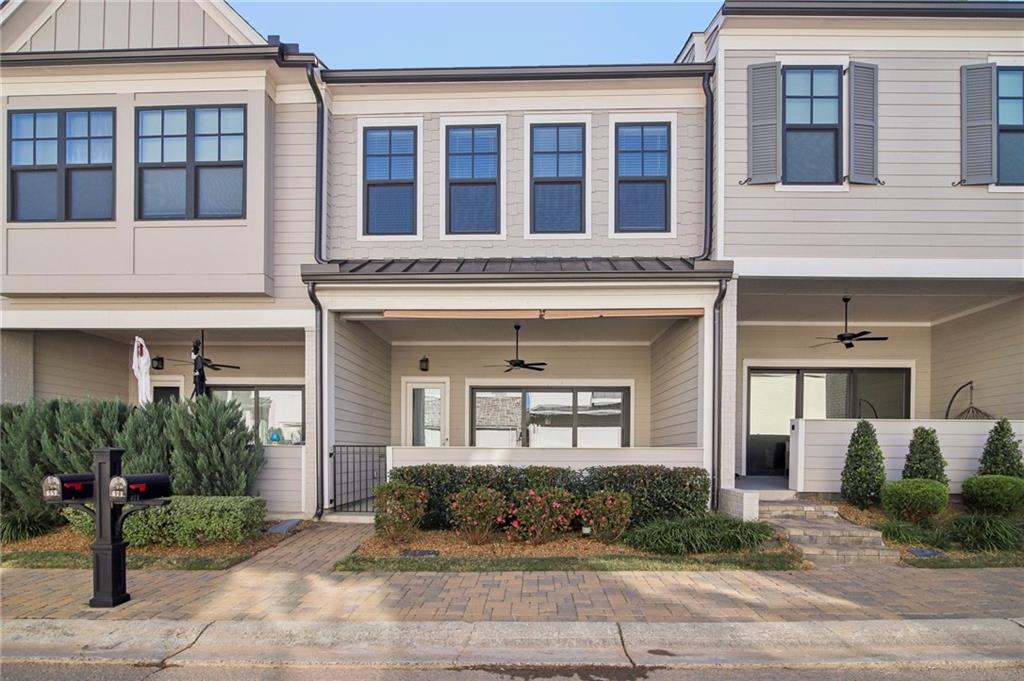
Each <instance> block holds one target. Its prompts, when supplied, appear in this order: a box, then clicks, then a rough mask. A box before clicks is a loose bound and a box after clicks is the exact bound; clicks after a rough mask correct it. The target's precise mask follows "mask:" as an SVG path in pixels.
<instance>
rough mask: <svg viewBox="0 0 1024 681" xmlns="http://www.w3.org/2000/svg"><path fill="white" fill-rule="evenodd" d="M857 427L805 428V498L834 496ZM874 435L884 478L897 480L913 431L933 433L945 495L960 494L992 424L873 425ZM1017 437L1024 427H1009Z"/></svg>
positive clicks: (823, 424)
mask: <svg viewBox="0 0 1024 681" xmlns="http://www.w3.org/2000/svg"><path fill="white" fill-rule="evenodd" d="M856 423H857V422H856V421H853V420H849V419H842V420H839V419H837V420H831V421H807V422H806V423H805V426H804V448H803V449H804V490H803V491H805V492H838V491H839V490H840V486H841V482H842V471H843V465H844V464H845V461H846V449H847V447H848V445H849V443H850V434H851V433H852V432H853V429H854V426H855V425H856ZM872 424H874V426H875V429H876V431H877V432H878V444H879V445H880V446H881V448H882V453H883V454H884V456H885V477H886V479H887V480H898V479H900V478H901V477H902V472H903V465H904V463H905V462H906V457H907V449H908V446H909V443H910V438H911V434H912V432H913V429H914V428H915V427H916V426H925V427H929V428H935V429H936V431H937V433H938V436H939V447H940V448H941V449H942V456H943V458H945V459H946V474H947V475H948V476H949V480H950V491H951V492H952V493H954V494H959V493H960V491H961V487H962V483H963V481H964V479H965V478H968V477H970V476H971V475H974V474H976V473H977V472H978V461H979V459H980V458H981V453H982V451H983V449H984V447H985V440H986V439H987V437H988V432H989V430H990V429H991V428H992V426H993V424H994V422H992V421H955V420H950V421H941V420H940V421H872ZM1013 428H1014V430H1015V431H1016V432H1018V433H1020V432H1022V429H1024V421H1015V422H1013Z"/></svg>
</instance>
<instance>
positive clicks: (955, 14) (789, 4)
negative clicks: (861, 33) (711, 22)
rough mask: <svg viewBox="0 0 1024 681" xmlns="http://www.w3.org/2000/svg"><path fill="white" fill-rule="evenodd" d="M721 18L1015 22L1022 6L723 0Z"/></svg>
mask: <svg viewBox="0 0 1024 681" xmlns="http://www.w3.org/2000/svg"><path fill="white" fill-rule="evenodd" d="M721 12H722V16H748V17H765V16H776V17H785V16H801V17H931V18H938V19H951V18H952V19H956V18H961V19H962V18H979V19H985V18H988V19H992V18H998V19H1003V18H1005V19H1014V18H1017V19H1019V18H1022V17H1024V3H1021V2H1006V1H1005V0H1003V1H1001V2H978V1H975V0H971V1H970V2H965V1H963V0H881V1H879V0H874V1H872V0H725V3H724V4H723V5H722V10H721Z"/></svg>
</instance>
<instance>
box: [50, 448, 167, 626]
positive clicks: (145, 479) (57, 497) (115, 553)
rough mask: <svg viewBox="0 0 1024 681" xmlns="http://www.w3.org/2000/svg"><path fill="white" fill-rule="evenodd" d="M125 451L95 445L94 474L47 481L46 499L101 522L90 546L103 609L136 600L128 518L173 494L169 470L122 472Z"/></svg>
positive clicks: (95, 597) (95, 601) (96, 602)
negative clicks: (132, 591) (130, 583)
mask: <svg viewBox="0 0 1024 681" xmlns="http://www.w3.org/2000/svg"><path fill="white" fill-rule="evenodd" d="M123 454H124V452H123V451H122V450H120V449H115V448H113V447H105V448H103V449H96V450H93V453H92V464H93V471H92V473H68V474H65V475H47V476H46V477H45V478H43V483H42V487H43V490H42V491H43V501H45V502H46V503H48V504H56V505H60V506H71V507H75V508H79V509H81V510H82V511H84V512H86V513H88V514H89V515H91V516H92V518H93V520H95V521H96V541H95V542H93V544H92V545H91V546H90V548H91V549H92V592H93V594H92V598H91V599H90V600H89V605H91V606H93V607H97V608H112V607H114V606H117V605H120V604H121V603H124V602H125V601H128V600H130V599H131V596H130V595H129V594H128V591H127V588H126V587H127V572H128V567H127V553H126V551H125V549H126V548H127V547H128V542H126V541H125V540H124V534H123V532H122V527H123V525H124V520H125V518H127V517H128V516H130V515H131V514H133V513H138V512H139V511H143V510H145V509H147V508H153V507H155V506H163V505H164V504H167V503H169V501H170V500H169V499H168V498H167V497H169V496H171V479H170V477H168V476H167V475H163V474H160V473H151V474H147V475H121V457H122V456H123ZM86 504H89V506H86Z"/></svg>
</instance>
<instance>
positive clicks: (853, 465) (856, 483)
mask: <svg viewBox="0 0 1024 681" xmlns="http://www.w3.org/2000/svg"><path fill="white" fill-rule="evenodd" d="M884 483H885V458H884V457H883V456H882V448H881V447H879V446H878V435H877V434H876V433H875V427H874V426H873V425H871V424H870V423H869V422H868V421H858V422H857V427H856V428H854V429H853V433H852V434H851V435H850V445H849V446H848V447H847V449H846V463H845V465H844V466H843V482H842V487H841V492H842V495H843V499H846V500H847V501H849V502H850V503H851V504H853V505H854V506H857V507H859V508H867V507H868V506H870V505H871V504H875V503H878V500H879V499H880V497H881V494H882V485H883V484H884Z"/></svg>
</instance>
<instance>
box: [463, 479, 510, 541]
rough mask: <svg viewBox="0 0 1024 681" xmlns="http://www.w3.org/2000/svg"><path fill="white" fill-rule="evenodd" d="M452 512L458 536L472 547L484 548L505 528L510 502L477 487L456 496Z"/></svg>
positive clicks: (496, 491)
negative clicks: (498, 530) (501, 526)
mask: <svg viewBox="0 0 1024 681" xmlns="http://www.w3.org/2000/svg"><path fill="white" fill-rule="evenodd" d="M451 509H452V525H453V526H454V528H455V532H456V533H457V534H458V535H459V536H460V537H463V538H464V539H465V540H466V541H467V542H469V543H470V544H482V543H484V542H485V541H487V540H488V539H490V538H491V537H492V536H493V534H494V529H495V528H496V527H497V526H498V525H504V523H505V513H506V511H507V510H508V502H506V501H505V497H504V495H502V493H501V492H499V491H498V490H495V489H491V488H490V487H473V488H470V489H467V490H463V491H461V492H456V493H455V494H453V495H452V499H451Z"/></svg>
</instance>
